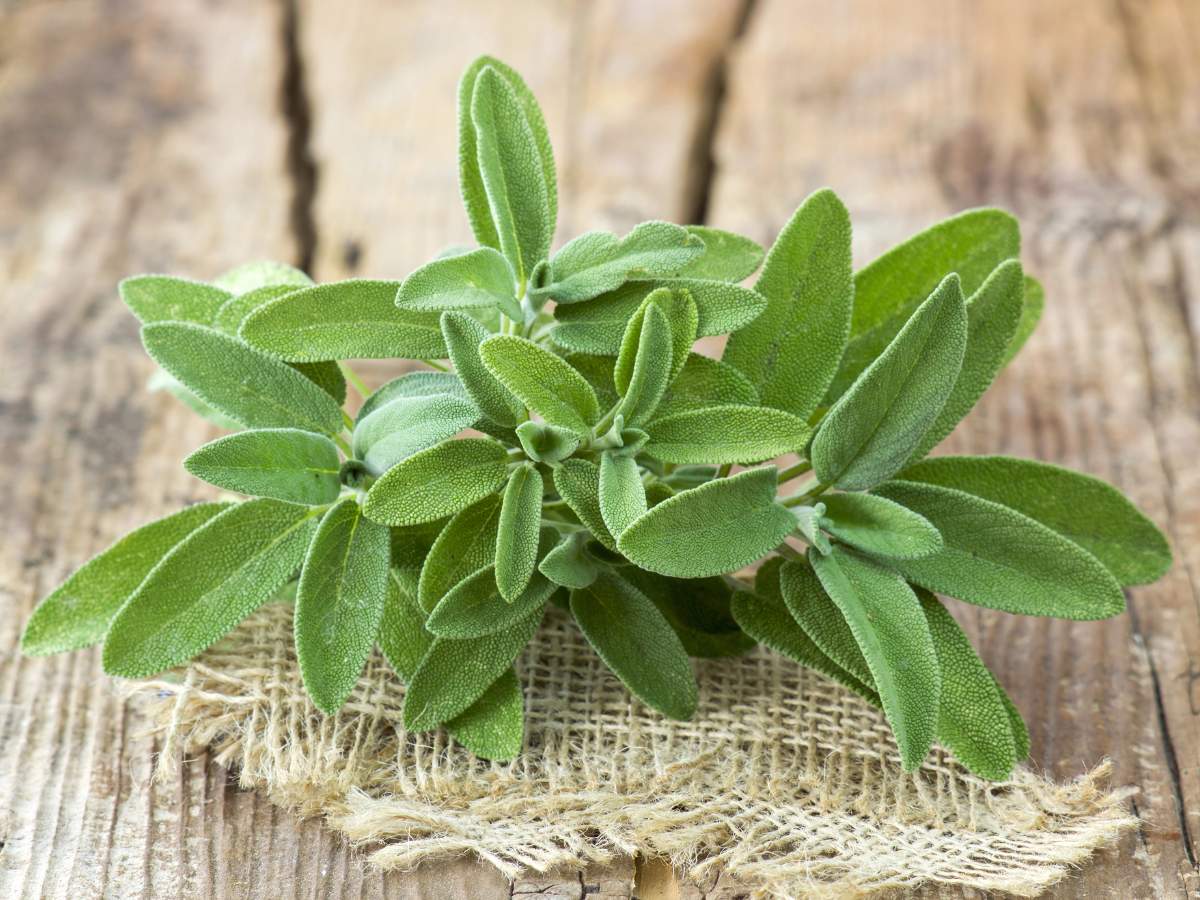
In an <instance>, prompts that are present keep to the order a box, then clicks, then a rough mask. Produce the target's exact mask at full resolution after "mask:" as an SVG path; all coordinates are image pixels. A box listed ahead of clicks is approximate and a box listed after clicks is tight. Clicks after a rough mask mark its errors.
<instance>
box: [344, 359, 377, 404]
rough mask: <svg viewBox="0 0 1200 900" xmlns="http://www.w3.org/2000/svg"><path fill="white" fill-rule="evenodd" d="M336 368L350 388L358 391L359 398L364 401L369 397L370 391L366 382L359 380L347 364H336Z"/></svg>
mask: <svg viewBox="0 0 1200 900" xmlns="http://www.w3.org/2000/svg"><path fill="white" fill-rule="evenodd" d="M338 367H339V368H340V369H341V370H342V374H343V375H345V376H346V380H347V381H348V382H350V386H351V387H353V388H354V389H355V390H356V391H358V393H359V396H361V397H362V398H363V399H364V400H365V399H366V398H367V397H369V396H371V389H370V388H369V387H367V384H366V382H365V381H363V380H362V379H361V378H359V377H358V374H357V373H356V372H355V371H354V370H353V369H352V368H350V366H349V365H348V364H347V363H344V362H340V363H338Z"/></svg>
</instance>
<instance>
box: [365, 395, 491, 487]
mask: <svg viewBox="0 0 1200 900" xmlns="http://www.w3.org/2000/svg"><path fill="white" fill-rule="evenodd" d="M477 421H479V408H478V407H477V406H476V405H475V404H474V403H472V402H471V401H470V400H464V399H463V398H462V397H457V396H455V395H453V394H432V395H429V396H425V397H400V398H398V399H396V400H392V401H391V402H390V403H385V404H384V405H383V406H380V407H379V408H377V409H375V410H374V411H373V412H372V413H371V414H370V415H368V416H367V417H366V418H365V419H360V420H359V421H358V422H357V423H356V424H355V426H354V436H353V437H354V439H353V445H352V446H353V450H354V456H355V458H356V459H359V460H361V461H362V462H363V463H364V464H365V465H366V467H367V471H369V472H370V473H371V474H373V475H380V474H382V473H384V472H386V471H387V470H388V469H390V468H391V467H392V466H394V465H396V464H397V463H399V462H401V461H403V460H405V459H408V457H410V456H412V455H413V454H414V453H416V452H418V451H420V450H425V449H427V448H429V447H432V446H434V445H435V444H439V443H441V442H442V441H445V440H446V439H448V438H451V437H454V435H456V434H458V433H459V432H460V431H462V430H463V429H465V428H470V427H471V426H473V425H474V424H475V423H476V422H477Z"/></svg>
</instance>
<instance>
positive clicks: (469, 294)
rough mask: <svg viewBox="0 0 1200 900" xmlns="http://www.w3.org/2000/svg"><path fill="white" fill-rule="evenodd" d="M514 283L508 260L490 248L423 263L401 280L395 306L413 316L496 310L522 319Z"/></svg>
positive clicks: (513, 317) (512, 317)
mask: <svg viewBox="0 0 1200 900" xmlns="http://www.w3.org/2000/svg"><path fill="white" fill-rule="evenodd" d="M515 291H516V283H515V280H514V276H513V272H512V269H511V268H509V265H508V262H507V260H505V258H504V257H503V256H502V255H501V254H500V253H499V252H498V251H496V250H493V249H492V248H491V247H481V248H480V249H478V250H472V251H470V252H469V253H463V254H460V255H458V256H451V257H447V258H446V259H435V260H434V261H433V262H431V263H426V264H425V265H423V266H421V268H419V269H417V270H416V271H415V272H413V273H412V274H411V275H409V276H408V277H407V278H405V279H404V281H403V283H402V284H401V285H400V289H399V291H398V292H397V293H396V306H398V307H400V309H402V310H410V311H412V312H442V311H443V310H451V309H456V310H461V309H479V308H487V307H496V308H497V309H499V310H500V311H501V312H503V313H504V314H505V315H507V316H508V317H509V318H511V319H520V318H522V313H521V304H520V301H518V300H517V298H516V296H515Z"/></svg>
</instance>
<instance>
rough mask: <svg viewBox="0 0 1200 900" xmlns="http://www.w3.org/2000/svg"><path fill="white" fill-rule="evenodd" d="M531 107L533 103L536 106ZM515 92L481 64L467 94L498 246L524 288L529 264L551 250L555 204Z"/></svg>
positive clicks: (535, 141)
mask: <svg viewBox="0 0 1200 900" xmlns="http://www.w3.org/2000/svg"><path fill="white" fill-rule="evenodd" d="M535 108H536V107H535ZM527 109H528V105H527V104H524V103H522V101H521V98H520V97H519V96H518V94H517V91H516V90H515V89H514V87H513V86H512V84H511V83H510V82H509V81H508V80H506V79H505V78H504V76H503V75H501V74H500V72H499V71H498V70H497V69H496V68H495V67H494V66H491V65H485V66H484V67H483V68H482V69H481V70H480V72H479V75H478V76H477V77H476V79H475V87H474V89H473V91H472V93H471V122H472V124H473V125H474V126H475V158H476V160H477V161H478V170H479V175H480V179H481V180H482V182H483V189H484V193H485V194H486V196H487V202H488V208H489V209H490V210H491V217H492V223H493V225H494V227H495V232H496V236H497V239H498V241H499V248H498V249H499V250H500V251H501V252H502V253H503V254H504V256H505V257H506V258H507V259H508V262H509V265H511V266H512V270H513V272H514V273H515V275H516V278H517V292H516V293H517V294H518V295H520V294H523V293H524V292H525V285H526V279H527V278H528V275H529V273H530V272H532V271H533V267H534V266H536V265H537V264H538V262H540V261H541V260H543V259H545V258H546V256H547V254H548V253H549V252H550V240H551V238H553V236H554V218H555V216H554V208H553V206H552V201H551V199H550V197H551V190H550V189H549V187H550V178H548V175H552V174H553V173H552V171H551V172H550V173H547V171H546V165H545V160H546V157H545V156H543V155H542V150H543V149H544V148H543V147H540V146H539V142H538V139H537V136H536V135H535V134H534V128H533V126H532V125H531V120H530V116H529V114H528V112H527Z"/></svg>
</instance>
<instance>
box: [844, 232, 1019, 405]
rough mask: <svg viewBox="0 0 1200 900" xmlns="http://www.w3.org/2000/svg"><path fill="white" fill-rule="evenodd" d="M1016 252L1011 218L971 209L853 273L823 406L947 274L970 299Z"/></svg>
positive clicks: (848, 381)
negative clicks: (841, 340) (838, 354)
mask: <svg viewBox="0 0 1200 900" xmlns="http://www.w3.org/2000/svg"><path fill="white" fill-rule="evenodd" d="M1020 250H1021V235H1020V232H1019V230H1018V228H1017V220H1016V219H1014V218H1013V217H1012V216H1010V215H1009V214H1008V213H1006V212H1004V211H1003V210H999V209H973V210H968V211H967V212H964V213H960V214H959V215H956V216H952V217H950V218H949V219H946V220H945V221H943V222H939V223H938V224H937V225H934V226H933V227H932V228H928V229H926V230H925V231H922V232H921V233H920V234H917V235H915V236H913V237H911V238H909V239H908V240H907V241H905V242H904V243H903V244H900V245H898V246H896V247H893V248H892V249H891V250H889V251H888V252H887V253H885V254H883V256H881V257H879V258H878V259H876V260H875V261H874V262H872V263H871V264H870V265H868V266H866V267H865V268H863V269H861V270H860V271H859V272H857V273H856V274H855V276H854V316H853V318H852V319H851V323H850V343H849V345H848V346H847V347H846V353H845V355H844V356H843V358H842V364H841V367H840V368H839V369H838V375H837V378H835V379H834V382H833V384H832V385H831V386H830V389H829V393H828V394H827V403H826V405H832V402H833V400H835V399H836V398H837V397H840V396H841V395H842V394H843V393H844V392H845V391H846V389H847V388H849V387H850V385H851V384H853V383H854V381H855V379H856V378H858V376H859V374H860V373H861V372H862V371H863V370H864V369H866V368H867V366H869V365H870V364H871V362H872V361H873V360H874V359H875V358H876V357H877V356H879V354H880V353H881V352H882V351H883V349H884V348H885V347H887V345H888V344H889V343H891V341H892V338H893V337H895V335H896V333H897V332H899V331H900V329H901V327H902V326H903V325H904V323H905V322H906V321H907V320H908V318H909V316H910V315H911V314H912V311H913V310H914V309H916V308H917V307H918V306H919V305H920V304H921V303H922V301H924V300H925V298H926V297H928V296H929V294H930V292H931V291H933V289H934V288H936V287H937V286H938V284H940V283H941V282H942V280H943V279H944V278H945V276H946V273H948V272H955V273H957V274H958V277H959V279H960V280H961V281H962V291H963V294H964V295H965V296H968V297H969V296H971V295H972V294H974V293H975V292H976V291H977V290H979V287H980V285H982V284H983V282H984V280H985V279H986V278H987V277H988V275H990V274H991V273H992V271H993V270H994V269H995V268H996V266H998V265H1000V263H1002V262H1004V261H1005V260H1006V259H1011V258H1012V257H1014V256H1017V255H1019V253H1020Z"/></svg>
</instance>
